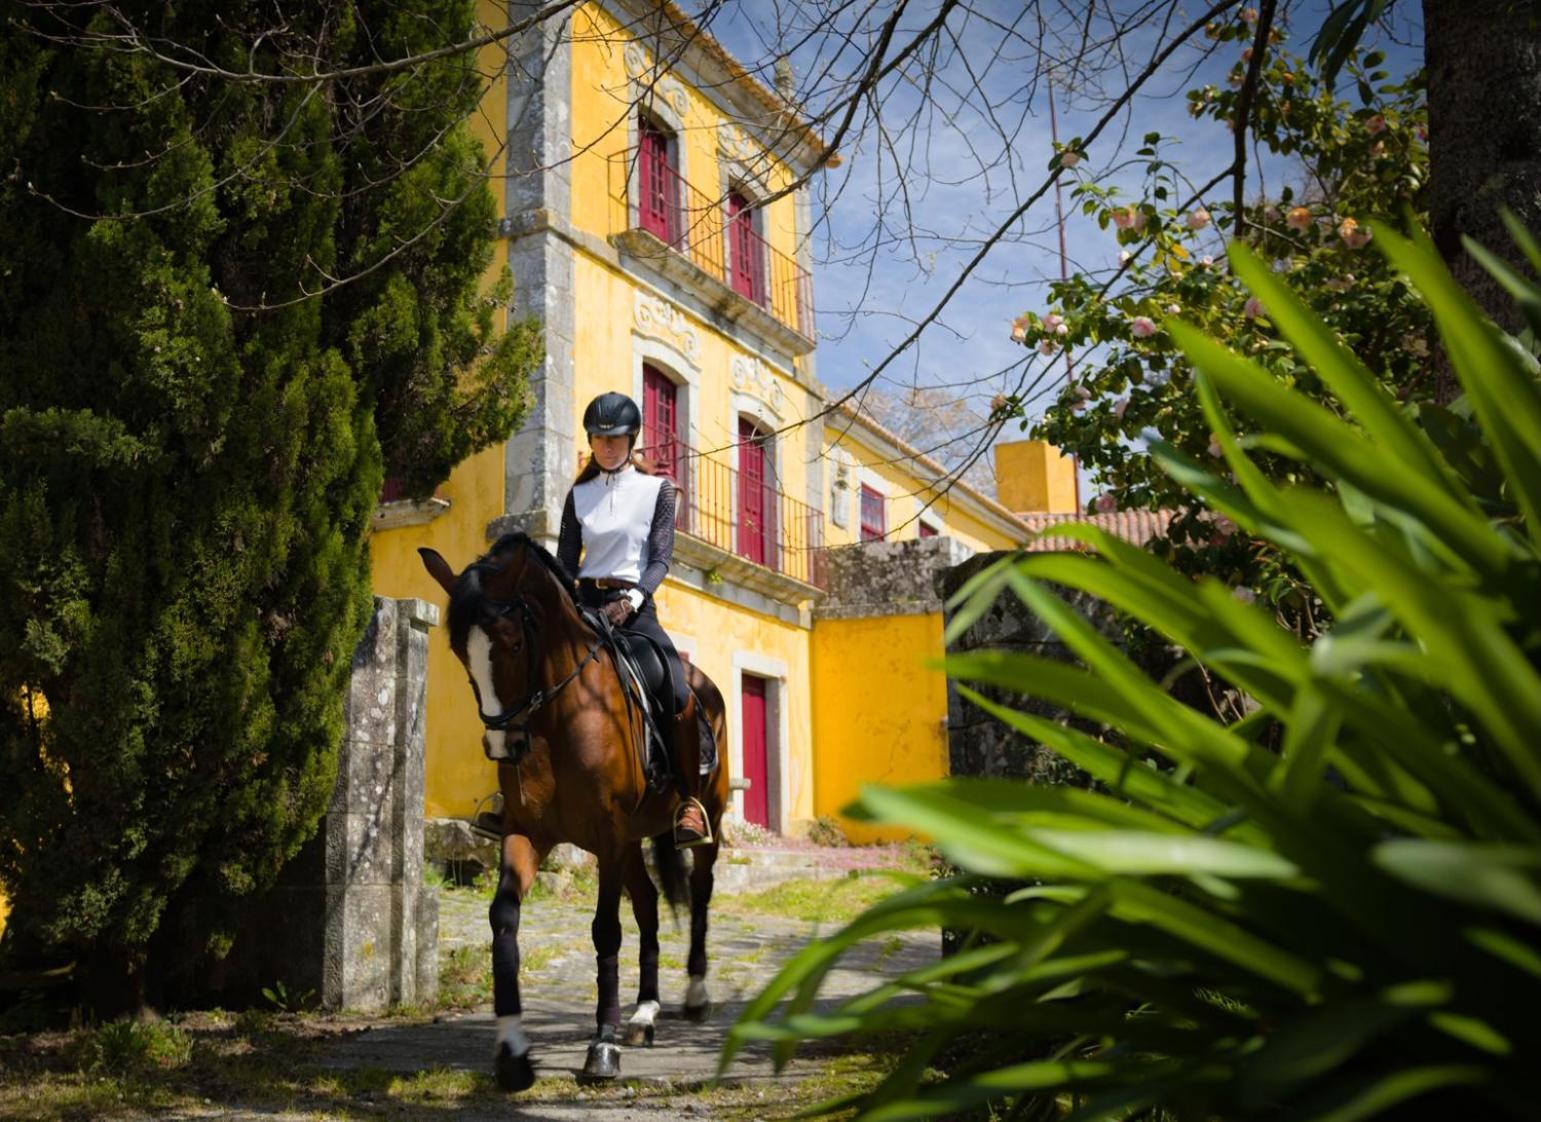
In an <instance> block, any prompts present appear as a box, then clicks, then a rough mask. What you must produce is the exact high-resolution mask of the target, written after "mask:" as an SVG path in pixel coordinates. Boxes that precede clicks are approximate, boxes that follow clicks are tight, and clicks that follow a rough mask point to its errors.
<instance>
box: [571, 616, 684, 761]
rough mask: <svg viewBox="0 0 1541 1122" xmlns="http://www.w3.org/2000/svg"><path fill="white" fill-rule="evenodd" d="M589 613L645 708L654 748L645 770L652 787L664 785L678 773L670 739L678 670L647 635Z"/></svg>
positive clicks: (626, 682)
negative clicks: (675, 673) (623, 627)
mask: <svg viewBox="0 0 1541 1122" xmlns="http://www.w3.org/2000/svg"><path fill="white" fill-rule="evenodd" d="M585 614H588V615H589V616H590V617H591V618H590V620H589V622H590V624H591V625H592V626H593V627H594V630H595V631H597V632H598V633H599V634H600V635H604V636H607V637H608V639H609V641H610V648H611V650H612V651H613V652H614V654H615V655H616V661H617V662H618V663H619V664H620V671H621V682H622V684H623V685H624V686H625V687H626V691H627V693H629V694H630V695H631V697H632V700H633V701H634V702H636V703H637V704H638V706H639V707H640V708H641V709H642V712H643V714H644V717H645V723H646V726H647V739H648V742H649V744H650V745H651V746H652V750H651V751H650V752H649V753H648V755H649V757H650V759H648V760H644V761H643V770H644V771H645V772H646V773H647V775H648V780H649V783H650V784H651V785H654V786H663V785H664V784H665V783H667V782H668V779H669V776H670V775H671V774H672V772H673V770H674V768H673V755H672V752H671V749H670V740H669V723H670V721H671V720H673V717H674V667H673V666H672V665H671V664H670V660H669V658H668V656H666V655H665V654H664V653H663V650H662V649H661V648H660V647H659V646H658V644H657V643H655V642H653V640H651V639H649V638H648V637H647V636H646V635H639V634H637V633H636V632H634V631H622V630H620V629H619V628H611V627H609V626H608V624H606V623H604V622H602V620H601V619H600V618H599V613H598V612H595V611H592V610H591V609H585Z"/></svg>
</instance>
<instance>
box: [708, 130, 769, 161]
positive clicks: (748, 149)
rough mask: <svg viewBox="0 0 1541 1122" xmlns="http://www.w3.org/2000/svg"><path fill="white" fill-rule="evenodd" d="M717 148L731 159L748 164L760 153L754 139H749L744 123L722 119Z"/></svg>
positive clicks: (718, 131)
mask: <svg viewBox="0 0 1541 1122" xmlns="http://www.w3.org/2000/svg"><path fill="white" fill-rule="evenodd" d="M717 150H718V151H719V152H720V153H722V155H724V156H726V157H727V158H728V159H730V160H737V161H738V162H739V163H741V164H748V163H750V162H751V161H753V160H754V159H755V158H756V157H757V156H758V155H759V154H760V152H759V149H758V148H757V147H756V146H755V143H754V141H752V140H750V139H749V134H748V133H746V132H745V131H744V129H743V126H742V125H736V124H734V123H733V122H732V121H722V122H721V123H719V124H718V126H717Z"/></svg>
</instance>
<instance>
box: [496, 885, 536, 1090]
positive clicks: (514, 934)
mask: <svg viewBox="0 0 1541 1122" xmlns="http://www.w3.org/2000/svg"><path fill="white" fill-rule="evenodd" d="M487 919H488V922H490V923H491V925H492V1011H493V1012H494V1013H495V1014H496V1015H497V1016H499V1017H508V1016H518V1015H519V1014H520V1013H521V1012H522V1011H523V1010H522V1009H521V1008H520V1005H519V894H518V893H517V892H516V891H514V889H513V887H512V886H511V885H509V886H507V887H505V886H502V885H500V886H499V888H498V891H497V895H495V896H494V897H493V898H492V906H491V907H490V908H488V909H487ZM499 1054H500V1055H501V1049H500V1050H499ZM531 1078H532V1079H533V1078H534V1076H531ZM499 1085H500V1086H501V1077H500V1084H499ZM526 1086H528V1084H526Z"/></svg>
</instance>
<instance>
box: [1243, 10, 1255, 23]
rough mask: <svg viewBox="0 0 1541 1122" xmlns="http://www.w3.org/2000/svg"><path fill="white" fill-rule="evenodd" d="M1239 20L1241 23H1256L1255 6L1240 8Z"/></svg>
mask: <svg viewBox="0 0 1541 1122" xmlns="http://www.w3.org/2000/svg"><path fill="white" fill-rule="evenodd" d="M1241 22H1242V23H1256V22H1257V9H1256V8H1243V9H1242V10H1241Z"/></svg>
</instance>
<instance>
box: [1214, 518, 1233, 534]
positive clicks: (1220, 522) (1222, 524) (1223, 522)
mask: <svg viewBox="0 0 1541 1122" xmlns="http://www.w3.org/2000/svg"><path fill="white" fill-rule="evenodd" d="M1235 532H1236V523H1234V522H1232V521H1231V520H1230V519H1229V518H1227V517H1226V516H1225V515H1223V514H1217V515H1216V516H1215V533H1216V534H1218V535H1219V536H1220V537H1221V538H1222V539H1224V538H1228V537H1230V536H1231V535H1232V534H1234V533H1235Z"/></svg>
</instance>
